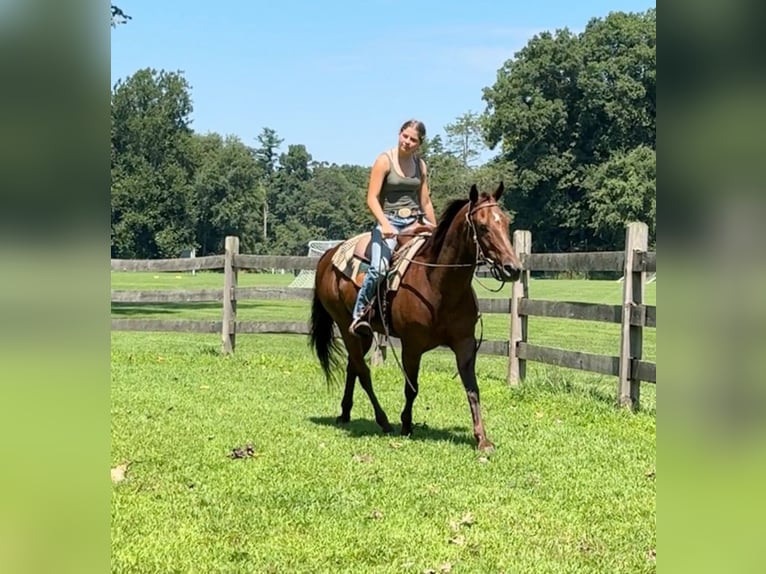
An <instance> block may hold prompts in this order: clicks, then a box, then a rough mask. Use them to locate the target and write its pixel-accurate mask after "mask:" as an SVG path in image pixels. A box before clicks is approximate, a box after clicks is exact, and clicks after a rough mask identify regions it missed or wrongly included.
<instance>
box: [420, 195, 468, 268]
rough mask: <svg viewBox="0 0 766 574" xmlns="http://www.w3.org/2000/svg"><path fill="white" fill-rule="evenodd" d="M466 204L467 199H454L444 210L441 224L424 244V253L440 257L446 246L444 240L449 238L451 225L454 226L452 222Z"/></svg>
mask: <svg viewBox="0 0 766 574" xmlns="http://www.w3.org/2000/svg"><path fill="white" fill-rule="evenodd" d="M466 203H468V199H467V198H464V199H453V200H452V201H451V202H450V203H449V205H447V207H446V208H444V211H442V214H441V216H440V217H439V224H438V225H437V226H436V229H435V230H434V231H433V232H432V233H431V237H429V238H428V240H427V241H426V242H425V243H424V244H423V250H422V251H423V252H430V253H431V254H432V255H433V257H436V256H437V255H439V252H440V251H441V249H442V245H444V238H445V237H447V232H448V231H449V228H450V225H452V221H453V220H454V219H455V216H457V214H458V212H459V211H460V210H461V209H462V208H463V206H464V205H465V204H466Z"/></svg>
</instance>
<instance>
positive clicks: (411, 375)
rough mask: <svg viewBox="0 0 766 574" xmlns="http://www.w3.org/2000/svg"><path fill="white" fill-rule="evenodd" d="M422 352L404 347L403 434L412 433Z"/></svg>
mask: <svg viewBox="0 0 766 574" xmlns="http://www.w3.org/2000/svg"><path fill="white" fill-rule="evenodd" d="M421 357H422V354H421V353H420V352H413V351H410V350H408V349H407V348H406V347H405V348H403V349H402V367H403V368H404V377H405V378H404V409H403V410H402V431H401V434H402V435H410V434H412V405H413V403H414V402H415V398H416V397H417V396H418V373H419V372H420V358H421Z"/></svg>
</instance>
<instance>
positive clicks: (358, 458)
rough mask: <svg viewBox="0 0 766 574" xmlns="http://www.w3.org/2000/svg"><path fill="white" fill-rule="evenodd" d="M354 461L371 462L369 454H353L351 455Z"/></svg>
mask: <svg viewBox="0 0 766 574" xmlns="http://www.w3.org/2000/svg"><path fill="white" fill-rule="evenodd" d="M351 458H352V459H353V461H354V462H372V455H371V454H355V455H354V456H353V457H351Z"/></svg>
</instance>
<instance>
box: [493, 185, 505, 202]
mask: <svg viewBox="0 0 766 574" xmlns="http://www.w3.org/2000/svg"><path fill="white" fill-rule="evenodd" d="M504 189H505V185H503V182H502V181H501V182H500V185H498V186H497V189H496V190H495V193H494V197H495V201H498V200H499V199H500V196H501V195H503V190H504Z"/></svg>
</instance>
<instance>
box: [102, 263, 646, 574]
mask: <svg viewBox="0 0 766 574" xmlns="http://www.w3.org/2000/svg"><path fill="white" fill-rule="evenodd" d="M115 275H116V274H115ZM243 283H244V282H243V281H240V284H243ZM540 283H541V284H542V283H543V282H540ZM195 287H197V286H196V285H195ZM113 288H117V286H116V285H115V284H114V283H113ZM139 288H146V286H145V285H140V286H139ZM540 290H542V285H541V287H540ZM534 292H535V293H536V296H538V295H537V287H535V291H534ZM539 296H540V297H543V295H542V294H540V295H539ZM545 297H548V296H547V295H546V296H545ZM256 310H258V307H256ZM259 316H260V315H259ZM568 323H569V324H570V325H571V324H577V322H571V321H570V322H568ZM603 326H604V325H599V328H601V327H603ZM506 368H507V367H506V361H504V360H503V359H502V358H500V357H488V356H481V357H479V360H478V366H477V373H478V377H479V382H480V386H481V391H482V406H483V412H484V418H485V424H486V427H487V433H488V436H489V437H490V439H492V440H493V441H494V442H495V443H496V445H497V452H496V453H495V454H494V455H492V456H491V457H489V459H488V460H486V461H485V460H484V459H483V458H482V457H481V455H480V454H479V453H477V452H476V451H475V449H474V444H473V442H474V441H473V437H472V433H471V428H470V415H469V412H468V406H467V402H466V399H465V393H464V391H463V389H462V386H461V385H460V383H459V380H458V379H457V378H455V377H454V374H455V369H454V365H453V360H452V357H451V356H450V355H449V354H448V353H446V352H432V353H429V354H427V355H426V356H425V357H424V361H423V367H422V375H421V385H420V388H421V394H420V396H419V397H418V399H417V402H416V403H415V408H414V422H415V423H416V428H415V434H414V435H413V437H412V438H411V439H402V438H401V437H399V436H393V437H387V436H383V435H381V434H380V432H379V429H378V428H377V426H376V425H375V423H374V421H373V416H372V409H371V407H370V405H369V401H368V400H367V398H366V396H365V395H364V393H363V392H362V391H361V390H359V389H357V393H356V397H355V398H356V403H355V406H354V410H353V412H352V422H351V423H350V424H349V425H347V426H345V427H338V426H336V425H335V424H334V422H333V421H334V418H335V416H336V415H337V414H338V412H339V402H340V398H341V392H342V389H340V388H337V387H332V388H329V389H328V388H327V387H326V385H325V383H324V380H323V378H322V376H321V372H320V370H319V368H318V364H317V362H316V360H315V359H314V358H313V357H312V356H311V354H310V353H309V350H308V348H307V347H306V340H305V337H302V336H289V335H284V336H282V335H268V336H260V335H249V336H243V337H239V338H238V340H237V352H236V354H235V355H233V356H229V357H224V356H220V355H219V354H218V340H217V338H216V337H214V336H210V335H193V334H147V333H113V334H112V413H111V414H112V463H113V465H116V464H118V463H121V462H123V461H131V462H132V464H131V466H130V467H129V470H128V475H127V479H126V480H125V481H123V482H121V483H119V484H116V485H115V486H114V489H113V497H112V532H111V536H112V570H113V572H275V573H281V572H286V573H293V572H296V573H301V572H306V573H309V572H310V573H322V572H327V573H335V572H349V573H351V572H353V573H360V572H363V573H367V572H370V573H384V572H385V573H387V572H405V573H406V572H412V573H421V572H424V571H428V570H429V569H431V570H433V571H435V572H440V571H446V570H447V565H449V566H450V567H451V571H452V572H454V573H464V572H476V573H485V572H507V573H511V572H525V573H526V572H535V573H537V572H540V573H542V572H605V573H607V572H608V573H615V572H630V573H634V572H654V571H655V563H654V559H653V558H652V557H651V556H650V552H651V551H652V550H653V549H655V547H656V534H655V520H656V504H655V479H654V474H653V471H654V465H655V460H654V459H655V447H656V438H655V437H656V435H655V431H656V429H655V417H654V411H653V409H647V410H645V411H642V412H639V413H638V414H631V413H628V412H625V411H622V410H618V409H615V408H614V407H613V406H612V400H613V399H612V396H613V391H614V389H613V386H614V385H613V381H612V382H610V383H609V392H608V393H604V394H601V393H600V392H599V391H598V390H597V389H598V387H597V385H598V384H599V383H598V380H600V379H601V377H594V376H591V375H588V374H586V373H579V372H576V371H569V370H566V369H555V368H549V367H546V366H544V365H535V364H532V365H530V369H529V376H528V380H527V382H526V383H525V384H524V385H522V386H521V387H519V388H513V389H511V388H509V387H508V386H507V385H506V384H505V371H506ZM373 376H374V381H375V388H376V391H377V394H378V397H379V399H380V400H381V403H382V405H383V407H384V408H385V409H386V411H387V414H388V416H389V418H390V419H391V420H392V422H395V421H397V422H398V417H399V412H400V410H401V407H402V404H403V383H402V377H401V374H400V373H399V372H398V370H397V369H396V366H395V362H393V361H389V362H388V363H387V364H386V365H385V366H382V367H377V368H374V371H373ZM594 384H595V385H596V386H595V387H594ZM647 386H649V385H645V387H647ZM649 387H650V386H649ZM594 389H596V390H595V391H594ZM652 390H653V389H652ZM652 400H654V399H653V397H652ZM247 443H252V444H253V445H254V447H255V450H256V456H255V457H253V458H246V459H231V458H229V457H228V456H227V455H228V454H229V453H230V452H231V450H232V449H233V448H234V447H238V446H242V445H244V444H247ZM469 523H470V524H469Z"/></svg>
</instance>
